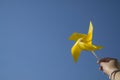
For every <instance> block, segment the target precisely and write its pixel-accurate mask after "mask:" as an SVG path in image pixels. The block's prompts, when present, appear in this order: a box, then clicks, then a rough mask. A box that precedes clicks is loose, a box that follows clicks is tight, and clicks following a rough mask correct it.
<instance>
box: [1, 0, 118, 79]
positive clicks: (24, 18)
mask: <svg viewBox="0 0 120 80" xmlns="http://www.w3.org/2000/svg"><path fill="white" fill-rule="evenodd" d="M119 4H120V1H119V0H115V1H113V0H99V1H98V0H0V64H1V65H0V80H105V79H107V76H106V75H104V74H103V73H102V72H101V71H99V65H98V64H96V59H95V57H94V56H93V55H92V54H91V53H90V52H86V51H83V52H82V53H81V56H80V58H79V61H78V63H77V64H74V62H73V58H72V56H71V52H70V49H71V47H72V45H73V44H74V42H73V41H69V40H68V38H69V36H70V35H71V34H72V33H73V32H80V33H87V31H88V27H89V22H90V20H91V21H92V23H93V26H94V34H93V43H94V44H98V45H102V46H104V48H103V49H102V50H99V51H96V53H97V54H98V55H99V56H100V57H115V58H118V59H119V60H120V57H119V56H120V53H119V50H120V47H119V45H120V43H119V41H120V37H119V34H120V27H119V25H120V8H119V7H120V5H119Z"/></svg>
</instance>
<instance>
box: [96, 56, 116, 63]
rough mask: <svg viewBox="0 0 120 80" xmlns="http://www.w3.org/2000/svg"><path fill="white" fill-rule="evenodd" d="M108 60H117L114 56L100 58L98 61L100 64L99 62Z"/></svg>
mask: <svg viewBox="0 0 120 80" xmlns="http://www.w3.org/2000/svg"><path fill="white" fill-rule="evenodd" d="M110 60H115V61H117V59H115V58H109V57H106V58H102V59H100V60H99V62H98V63H99V64H100V63H101V62H109V61H110Z"/></svg>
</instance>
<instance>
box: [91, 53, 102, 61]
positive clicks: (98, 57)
mask: <svg viewBox="0 0 120 80" xmlns="http://www.w3.org/2000/svg"><path fill="white" fill-rule="evenodd" d="M92 54H93V55H94V56H95V57H96V58H97V60H100V58H99V57H98V56H97V55H96V53H95V52H94V51H92Z"/></svg>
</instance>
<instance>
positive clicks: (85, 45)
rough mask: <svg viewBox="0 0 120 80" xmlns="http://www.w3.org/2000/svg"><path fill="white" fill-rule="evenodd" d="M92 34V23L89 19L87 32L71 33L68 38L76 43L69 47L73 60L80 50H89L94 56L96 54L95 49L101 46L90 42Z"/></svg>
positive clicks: (77, 56) (75, 60) (76, 58)
mask: <svg viewBox="0 0 120 80" xmlns="http://www.w3.org/2000/svg"><path fill="white" fill-rule="evenodd" d="M92 34H93V25H92V22H91V21H90V25H89V30H88V34H80V33H77V32H75V33H73V34H72V35H71V36H70V37H69V40H74V41H76V43H75V44H74V45H73V47H72V48H71V53H72V56H73V59H74V62H77V61H78V58H79V55H80V53H81V51H82V50H87V51H91V52H92V53H93V54H94V56H95V57H96V58H98V56H97V55H96V54H95V53H94V51H95V50H99V49H101V48H102V46H96V45H93V44H92Z"/></svg>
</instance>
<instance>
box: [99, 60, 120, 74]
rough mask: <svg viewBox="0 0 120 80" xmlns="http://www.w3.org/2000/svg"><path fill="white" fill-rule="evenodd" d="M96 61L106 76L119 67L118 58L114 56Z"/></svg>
mask: <svg viewBox="0 0 120 80" xmlns="http://www.w3.org/2000/svg"><path fill="white" fill-rule="evenodd" d="M98 63H99V64H100V70H101V71H103V72H104V73H106V74H107V75H108V76H110V75H111V73H112V72H113V71H115V70H118V69H119V63H118V60H117V59H115V58H102V59H100V60H99V62H98Z"/></svg>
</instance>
